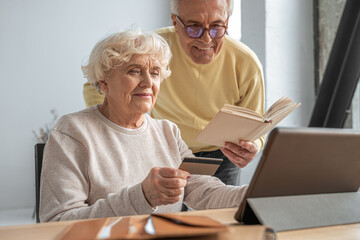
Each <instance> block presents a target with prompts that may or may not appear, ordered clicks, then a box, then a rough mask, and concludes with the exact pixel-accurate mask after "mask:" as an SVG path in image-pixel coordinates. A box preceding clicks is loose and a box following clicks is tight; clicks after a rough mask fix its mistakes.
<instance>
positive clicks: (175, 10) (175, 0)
mask: <svg viewBox="0 0 360 240" xmlns="http://www.w3.org/2000/svg"><path fill="white" fill-rule="evenodd" d="M180 1H181V0H171V2H170V5H171V13H172V14H174V15H179V2H180ZM226 2H227V7H228V9H227V13H228V17H230V16H231V15H232V13H233V10H234V0H226Z"/></svg>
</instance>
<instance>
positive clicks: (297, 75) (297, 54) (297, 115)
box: [241, 0, 315, 184]
mask: <svg viewBox="0 0 360 240" xmlns="http://www.w3.org/2000/svg"><path fill="white" fill-rule="evenodd" d="M312 5H313V1H312V0H291V1H289V0H242V2H241V7H242V11H241V16H242V18H241V21H242V26H241V28H242V41H243V42H244V43H245V44H247V45H248V46H250V47H251V48H252V49H253V50H254V51H255V53H256V54H257V55H258V57H259V59H260V61H261V62H262V64H263V67H264V75H265V86H266V98H265V103H266V108H269V106H270V105H271V104H273V103H274V102H275V101H276V100H277V99H279V98H280V97H282V96H288V97H290V98H292V99H293V100H294V101H296V102H301V103H302V105H301V106H300V108H298V109H296V110H295V111H294V112H293V113H291V114H290V115H289V116H288V117H286V118H285V119H284V120H283V121H282V122H281V123H280V124H279V126H284V127H306V126H307V125H308V122H309V119H310V116H311V113H312V109H313V104H314V101H315V90H314V60H313V59H314V54H313V51H314V44H313V9H312ZM260 156H261V155H258V157H257V158H256V159H255V160H253V161H252V162H251V163H250V164H249V165H248V166H247V167H246V168H244V169H243V170H242V174H241V183H242V184H245V183H249V182H250V180H251V178H252V175H253V173H254V171H255V168H256V166H257V164H258V161H259V157H260Z"/></svg>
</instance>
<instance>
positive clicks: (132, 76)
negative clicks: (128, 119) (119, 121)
mask: <svg viewBox="0 0 360 240" xmlns="http://www.w3.org/2000/svg"><path fill="white" fill-rule="evenodd" d="M100 86H101V88H102V91H103V92H105V93H106V97H107V101H108V105H109V109H110V110H112V111H116V112H120V113H125V114H145V113H147V112H149V111H150V110H151V109H152V107H153V106H154V104H155V101H156V97H157V95H158V92H159V88H160V63H159V61H158V60H157V59H156V58H155V57H154V56H151V55H134V56H133V57H132V58H131V60H130V61H129V62H127V63H124V64H122V65H121V66H120V67H118V68H116V69H114V70H113V72H112V75H111V76H110V77H109V78H108V79H107V80H106V81H103V82H101V83H100Z"/></svg>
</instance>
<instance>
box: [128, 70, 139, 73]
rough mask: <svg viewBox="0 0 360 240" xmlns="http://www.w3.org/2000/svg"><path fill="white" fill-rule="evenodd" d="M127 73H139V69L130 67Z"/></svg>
mask: <svg viewBox="0 0 360 240" xmlns="http://www.w3.org/2000/svg"><path fill="white" fill-rule="evenodd" d="M129 73H131V74H139V73H140V70H137V69H131V70H130V71H129Z"/></svg>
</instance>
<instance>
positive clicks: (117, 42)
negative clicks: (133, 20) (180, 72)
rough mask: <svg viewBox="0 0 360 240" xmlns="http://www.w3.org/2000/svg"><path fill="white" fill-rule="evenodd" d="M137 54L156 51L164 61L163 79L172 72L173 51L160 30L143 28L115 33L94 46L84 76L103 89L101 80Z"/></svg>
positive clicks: (161, 70)
mask: <svg viewBox="0 0 360 240" xmlns="http://www.w3.org/2000/svg"><path fill="white" fill-rule="evenodd" d="M133 55H152V56H154V57H156V58H157V60H159V62H160V67H161V69H160V77H161V80H163V79H165V78H167V77H168V76H170V74H171V71H170V69H169V63H170V59H171V51H170V47H169V45H168V44H167V42H166V41H165V40H164V39H163V38H162V37H161V36H160V35H158V34H156V33H153V32H150V33H142V32H141V31H140V29H137V30H127V31H123V32H119V33H114V34H111V35H109V36H107V37H105V38H104V39H102V40H101V41H99V42H98V43H97V44H96V45H95V47H94V48H93V50H92V52H91V54H90V57H89V61H88V64H87V65H85V66H82V67H81V68H82V71H83V73H84V76H85V77H86V78H87V79H88V81H89V82H90V84H91V85H92V86H94V87H96V89H97V90H98V91H99V92H100V93H101V88H100V85H99V82H100V81H101V80H105V79H106V78H108V77H110V76H111V73H112V70H113V69H114V68H117V67H119V66H121V65H122V64H123V63H126V62H129V61H130V59H131V57H132V56H133Z"/></svg>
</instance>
